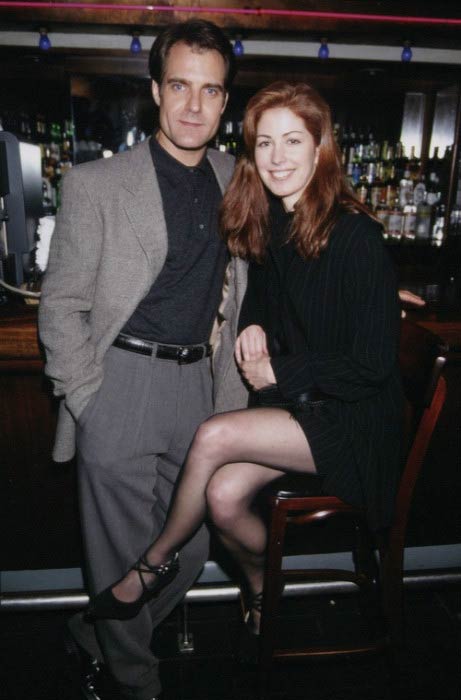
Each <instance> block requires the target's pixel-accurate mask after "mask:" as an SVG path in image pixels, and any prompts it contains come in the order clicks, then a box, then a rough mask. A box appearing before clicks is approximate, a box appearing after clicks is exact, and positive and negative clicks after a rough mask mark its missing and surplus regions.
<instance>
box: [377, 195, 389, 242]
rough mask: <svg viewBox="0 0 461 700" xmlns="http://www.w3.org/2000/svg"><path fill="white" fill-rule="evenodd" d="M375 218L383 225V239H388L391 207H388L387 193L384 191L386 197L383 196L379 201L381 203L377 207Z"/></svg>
mask: <svg viewBox="0 0 461 700" xmlns="http://www.w3.org/2000/svg"><path fill="white" fill-rule="evenodd" d="M375 216H376V218H377V219H378V220H379V221H380V222H381V223H382V225H383V237H384V238H388V236H389V207H388V205H387V202H386V194H385V191H384V196H381V199H380V200H379V202H378V204H377V206H376V211H375Z"/></svg>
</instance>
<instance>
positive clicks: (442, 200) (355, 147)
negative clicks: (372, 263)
mask: <svg viewBox="0 0 461 700" xmlns="http://www.w3.org/2000/svg"><path fill="white" fill-rule="evenodd" d="M335 132H336V134H337V138H338V143H339V144H340V148H341V159H342V164H343V167H344V170H345V173H346V177H347V180H348V182H349V184H350V186H351V188H352V189H353V190H354V191H355V193H356V195H357V197H358V199H359V200H360V201H361V202H362V203H363V204H366V205H367V206H368V207H369V209H370V210H371V211H372V212H373V214H374V216H375V217H376V218H377V219H379V221H381V223H382V225H383V235H384V237H385V238H386V239H388V240H389V242H393V241H394V242H400V241H403V242H410V243H424V244H428V243H430V244H431V245H434V246H441V245H442V243H443V241H444V239H445V236H446V233H447V229H451V228H452V226H451V225H453V227H454V228H456V227H459V210H457V211H455V210H452V212H451V219H450V221H449V222H447V221H446V220H445V219H446V198H447V191H448V180H449V172H450V164H451V148H450V147H449V148H446V149H445V152H444V153H443V155H440V154H439V149H438V148H437V147H435V148H434V150H433V153H432V154H431V156H430V158H428V160H427V162H426V166H425V168H424V170H423V167H422V162H421V160H420V159H419V158H417V157H416V156H415V149H414V147H412V148H411V149H410V153H408V154H407V153H405V149H404V146H403V144H402V143H401V142H398V143H396V144H391V143H389V141H386V140H383V141H381V142H380V141H377V140H375V138H374V136H373V134H372V133H371V132H369V133H368V134H367V135H366V136H364V135H363V132H360V133H359V134H358V135H357V134H356V132H355V131H354V130H353V129H351V130H344V131H343V132H342V134H341V130H340V128H339V126H338V125H335ZM455 209H456V208H455ZM450 232H451V233H454V231H450Z"/></svg>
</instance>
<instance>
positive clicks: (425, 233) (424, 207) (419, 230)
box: [416, 193, 432, 241]
mask: <svg viewBox="0 0 461 700" xmlns="http://www.w3.org/2000/svg"><path fill="white" fill-rule="evenodd" d="M431 222H432V206H431V205H430V204H429V203H428V201H427V193H425V195H424V199H423V201H422V202H420V203H419V204H418V206H417V207H416V238H417V239H418V240H420V241H428V240H429V239H430V237H431Z"/></svg>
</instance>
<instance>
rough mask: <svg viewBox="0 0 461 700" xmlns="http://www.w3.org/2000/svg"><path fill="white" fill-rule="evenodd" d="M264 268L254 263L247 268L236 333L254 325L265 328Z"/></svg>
mask: <svg viewBox="0 0 461 700" xmlns="http://www.w3.org/2000/svg"><path fill="white" fill-rule="evenodd" d="M265 282H266V281H265V267H264V265H259V264H258V263H255V262H250V264H249V266H248V284H247V288H246V292H245V296H244V299H243V302H242V308H241V309H240V316H239V322H238V332H239V333H240V332H241V331H243V330H244V329H245V328H247V326H251V325H253V324H256V325H258V326H261V327H262V328H265V314H264V308H265V303H264V300H265Z"/></svg>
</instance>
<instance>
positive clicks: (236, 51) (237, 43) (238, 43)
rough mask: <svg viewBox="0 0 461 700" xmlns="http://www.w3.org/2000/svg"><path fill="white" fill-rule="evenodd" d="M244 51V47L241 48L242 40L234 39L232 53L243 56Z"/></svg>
mask: <svg viewBox="0 0 461 700" xmlns="http://www.w3.org/2000/svg"><path fill="white" fill-rule="evenodd" d="M244 53H245V49H244V48H243V42H242V40H241V39H236V40H235V41H234V55H235V56H243V54H244Z"/></svg>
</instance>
